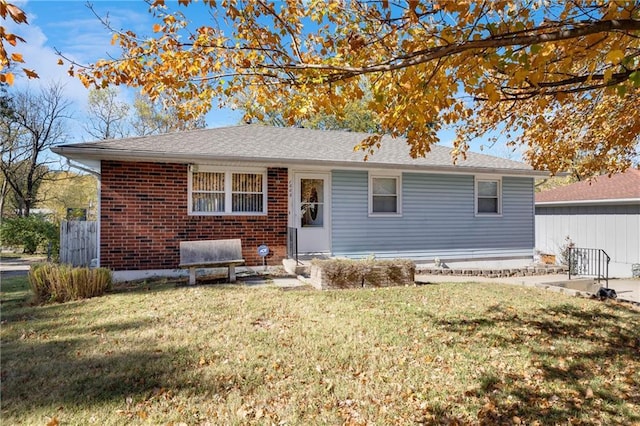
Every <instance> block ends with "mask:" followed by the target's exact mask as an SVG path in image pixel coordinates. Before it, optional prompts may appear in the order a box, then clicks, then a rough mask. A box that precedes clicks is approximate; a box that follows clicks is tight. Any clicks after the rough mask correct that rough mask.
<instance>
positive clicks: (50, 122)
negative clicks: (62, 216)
mask: <svg viewBox="0 0 640 426" xmlns="http://www.w3.org/2000/svg"><path fill="white" fill-rule="evenodd" d="M70 105H71V104H70V102H69V101H68V100H67V99H65V97H64V95H63V88H62V86H60V85H51V86H49V87H47V88H43V89H42V90H41V91H40V92H39V93H34V92H28V91H20V92H16V93H14V94H13V97H12V98H11V101H10V108H11V110H12V114H11V115H10V116H6V117H3V118H2V121H1V122H0V126H1V128H0V134H1V135H2V163H1V165H0V170H1V171H2V175H3V177H4V179H5V181H6V182H7V184H8V186H9V187H10V188H11V190H12V191H13V194H14V197H15V199H16V201H17V211H16V214H17V215H18V216H29V214H30V211H31V209H32V208H33V207H34V206H35V205H36V204H37V203H38V202H39V201H41V200H40V199H39V198H38V188H39V186H40V185H41V184H42V182H43V181H44V180H46V179H47V177H48V176H49V174H48V173H49V164H51V163H52V162H53V160H52V159H51V158H50V157H48V156H47V152H46V151H48V150H49V148H51V147H52V146H54V145H55V144H58V143H61V142H64V141H65V138H66V128H65V126H66V120H67V119H68V118H69V116H68V115H67V114H68V112H69V108H70Z"/></svg>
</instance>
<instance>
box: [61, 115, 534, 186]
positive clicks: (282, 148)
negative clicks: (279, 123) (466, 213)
mask: <svg viewBox="0 0 640 426" xmlns="http://www.w3.org/2000/svg"><path fill="white" fill-rule="evenodd" d="M367 136H369V135H368V134H365V133H356V132H347V131H333V130H328V131H327V130H313V129H304V128H281V127H270V126H262V125H256V124H252V125H240V126H233V127H220V128H213V129H200V130H192V131H187V132H176V133H168V134H164V135H155V136H143V137H133V138H126V139H112V140H106V141H99V142H89V143H78V144H69V145H61V146H58V147H56V148H54V150H53V151H54V152H56V153H58V154H61V155H64V156H67V157H69V158H72V159H76V160H77V159H83V158H84V159H109V158H118V159H125V160H126V159H127V158H130V159H138V160H140V159H141V158H145V159H148V160H149V161H165V162H169V161H175V162H186V161H189V159H191V160H199V161H240V162H254V163H255V162H269V163H274V164H316V163H317V164H339V165H343V166H349V167H370V168H373V167H376V166H386V167H390V166H393V167H398V168H403V167H406V168H411V167H415V168H445V169H456V170H459V171H463V170H464V169H490V170H495V171H512V172H515V173H518V174H532V175H540V174H541V173H542V172H536V171H533V170H532V168H531V167H530V166H529V165H526V164H524V163H521V162H518V161H513V160H508V159H505V158H499V157H493V156H490V155H484V154H477V153H468V154H467V159H466V160H460V161H459V162H458V165H457V166H454V165H453V164H452V160H451V148H448V147H444V146H439V145H436V146H433V147H432V150H431V152H429V153H428V154H427V155H426V157H424V158H416V159H413V158H411V157H410V155H409V147H408V145H407V144H406V140H405V139H404V138H396V139H392V138H391V137H389V136H385V137H384V138H383V140H382V146H381V148H380V149H379V150H377V151H376V152H375V154H373V155H372V156H370V157H369V160H368V161H367V162H366V163H365V162H363V157H364V153H363V152H362V151H354V149H353V148H354V146H356V145H357V144H358V143H360V142H361V141H362V140H363V139H364V138H366V137H367ZM461 169H462V170H461Z"/></svg>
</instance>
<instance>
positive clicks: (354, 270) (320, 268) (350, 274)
mask: <svg viewBox="0 0 640 426" xmlns="http://www.w3.org/2000/svg"><path fill="white" fill-rule="evenodd" d="M415 270H416V265H415V263H413V262H412V261H410V260H406V259H396V260H373V259H365V260H351V259H323V260H319V259H315V260H313V261H312V262H311V283H312V285H313V286H314V287H316V288H319V289H335V288H357V287H390V286H398V285H413V284H414V275H415Z"/></svg>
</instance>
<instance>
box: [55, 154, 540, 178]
mask: <svg viewBox="0 0 640 426" xmlns="http://www.w3.org/2000/svg"><path fill="white" fill-rule="evenodd" d="M52 151H53V152H55V153H56V154H60V155H63V156H65V157H67V158H70V159H73V158H74V157H75V158H82V159H91V160H120V161H154V162H164V163H184V164H193V163H196V164H202V163H203V162H206V161H211V162H224V161H227V162H236V163H241V164H243V163H254V164H255V163H258V164H265V165H274V164H282V165H286V166H323V167H328V166H337V167H342V168H353V169H372V168H378V169H393V170H399V169H400V170H415V171H422V172H425V171H426V172H445V173H460V174H480V173H481V174H500V175H513V176H526V177H548V176H549V173H548V172H545V171H538V170H527V169H509V168H496V167H465V166H443V165H418V164H415V165H414V164H397V163H376V162H370V161H350V160H346V161H327V160H313V159H308V160H303V159H291V158H269V157H267V158H264V157H241V156H215V157H212V156H201V157H194V156H193V154H181V153H166V152H148V151H122V152H115V153H114V152H113V151H107V150H104V149H100V148H81V149H77V148H73V147H70V146H66V147H55V148H53V149H52Z"/></svg>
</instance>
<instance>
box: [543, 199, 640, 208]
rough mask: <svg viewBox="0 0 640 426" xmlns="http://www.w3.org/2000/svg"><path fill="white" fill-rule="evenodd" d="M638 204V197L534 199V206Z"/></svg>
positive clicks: (639, 201) (639, 200)
mask: <svg viewBox="0 0 640 426" xmlns="http://www.w3.org/2000/svg"><path fill="white" fill-rule="evenodd" d="M635 203H639V204H640V198H609V199H600V200H565V201H536V202H535V205H536V207H562V206H576V205H578V206H586V205H593V204H597V205H606V204H609V205H620V204H635Z"/></svg>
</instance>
